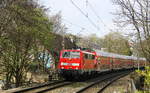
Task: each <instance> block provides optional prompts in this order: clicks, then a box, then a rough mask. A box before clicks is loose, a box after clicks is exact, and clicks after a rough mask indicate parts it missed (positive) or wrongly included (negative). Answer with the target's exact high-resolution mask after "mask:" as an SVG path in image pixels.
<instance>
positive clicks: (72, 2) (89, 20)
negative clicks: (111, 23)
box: [70, 0, 100, 31]
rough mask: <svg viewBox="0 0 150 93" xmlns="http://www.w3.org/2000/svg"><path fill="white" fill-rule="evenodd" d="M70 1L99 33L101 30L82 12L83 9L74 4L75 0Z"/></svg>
mask: <svg viewBox="0 0 150 93" xmlns="http://www.w3.org/2000/svg"><path fill="white" fill-rule="evenodd" d="M70 1H71V3H72V4H73V5H74V6H75V7H76V8H77V9H78V10H79V11H80V12H81V14H82V15H83V16H85V17H86V18H87V19H88V21H89V22H90V23H91V24H92V25H93V26H94V27H95V28H96V29H97V30H98V31H99V30H100V28H99V27H98V26H97V25H96V24H95V23H94V22H93V21H92V20H91V19H90V18H89V17H88V15H86V14H85V13H84V12H83V11H82V9H81V8H80V7H78V6H77V5H76V4H75V3H74V2H73V0H70Z"/></svg>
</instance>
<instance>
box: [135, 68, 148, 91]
mask: <svg viewBox="0 0 150 93" xmlns="http://www.w3.org/2000/svg"><path fill="white" fill-rule="evenodd" d="M136 72H137V73H138V74H139V75H140V76H144V89H145V90H148V89H150V67H149V66H147V67H145V70H137V71H136ZM140 93H148V92H145V91H141V92H140Z"/></svg>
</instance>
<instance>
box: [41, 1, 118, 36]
mask: <svg viewBox="0 0 150 93" xmlns="http://www.w3.org/2000/svg"><path fill="white" fill-rule="evenodd" d="M72 1H73V3H74V4H75V5H77V7H79V8H80V9H81V11H82V12H83V13H84V14H85V15H86V16H84V15H83V14H82V13H81V11H79V9H78V8H77V7H75V5H74V4H73V3H72V2H71V0H39V1H38V2H39V4H41V5H44V6H45V7H46V8H49V12H48V14H49V15H54V14H56V13H58V12H61V15H62V22H63V24H65V25H66V27H67V28H68V33H72V34H75V35H82V36H87V35H90V34H96V35H97V36H99V37H102V36H104V35H106V34H108V33H109V32H110V31H112V30H110V29H115V25H114V23H113V19H114V15H113V14H112V13H114V12H115V9H116V6H115V5H113V3H112V2H111V0H72ZM94 12H95V13H94ZM87 16H88V17H87ZM88 18H89V19H90V21H89V20H88ZM91 21H92V22H91Z"/></svg>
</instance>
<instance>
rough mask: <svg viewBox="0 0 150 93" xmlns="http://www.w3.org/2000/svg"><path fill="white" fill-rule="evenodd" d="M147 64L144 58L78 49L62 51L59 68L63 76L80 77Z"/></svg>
mask: <svg viewBox="0 0 150 93" xmlns="http://www.w3.org/2000/svg"><path fill="white" fill-rule="evenodd" d="M145 64H146V60H145V59H144V58H137V57H132V56H125V55H118V54H114V53H107V52H102V51H99V50H95V51H89V50H79V49H76V50H62V51H61V53H60V61H59V65H58V69H59V71H60V73H61V75H63V77H65V78H67V79H78V78H80V77H82V78H84V77H89V76H93V75H96V73H99V72H104V71H112V70H121V69H131V68H137V67H138V66H139V67H144V66H145Z"/></svg>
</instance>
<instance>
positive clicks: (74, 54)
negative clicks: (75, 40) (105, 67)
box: [62, 51, 80, 58]
mask: <svg viewBox="0 0 150 93" xmlns="http://www.w3.org/2000/svg"><path fill="white" fill-rule="evenodd" d="M62 57H63V58H80V52H70V51H66V52H63V54H62Z"/></svg>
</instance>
